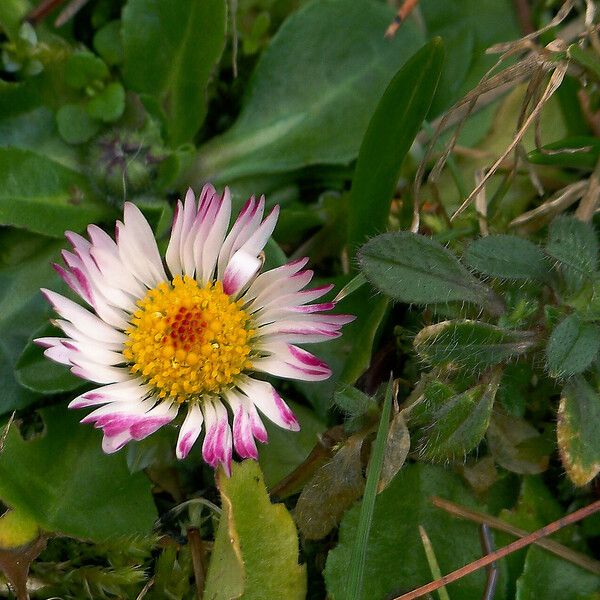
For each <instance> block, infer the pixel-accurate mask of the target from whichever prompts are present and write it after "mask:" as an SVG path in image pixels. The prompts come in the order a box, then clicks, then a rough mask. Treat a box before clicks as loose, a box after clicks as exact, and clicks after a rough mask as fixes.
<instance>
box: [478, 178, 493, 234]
mask: <svg viewBox="0 0 600 600" xmlns="http://www.w3.org/2000/svg"><path fill="white" fill-rule="evenodd" d="M482 179H483V171H482V170H481V169H479V170H477V171H475V185H476V186H478V185H479V183H480V182H481V180H482ZM475 210H476V211H477V218H478V220H479V232H480V233H481V235H482V237H485V236H486V235H489V234H490V231H489V229H488V222H487V195H486V193H485V186H483V187H482V188H481V190H480V191H479V194H477V196H475Z"/></svg>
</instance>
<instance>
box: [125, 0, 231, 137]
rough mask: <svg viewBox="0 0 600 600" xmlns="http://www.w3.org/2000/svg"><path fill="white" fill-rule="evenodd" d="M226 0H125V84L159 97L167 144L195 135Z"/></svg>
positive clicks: (220, 41)
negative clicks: (127, 0)
mask: <svg viewBox="0 0 600 600" xmlns="http://www.w3.org/2000/svg"><path fill="white" fill-rule="evenodd" d="M225 27H226V4H225V0H178V2H172V1H171V0H129V2H127V4H126V5H125V8H124V9H123V21H122V36H123V47H124V55H125V60H124V73H125V81H126V83H127V85H128V86H129V87H130V88H131V89H133V90H134V91H136V92H139V93H140V94H142V95H145V96H148V97H149V98H150V99H151V100H152V102H154V103H158V105H159V107H160V110H161V111H162V113H164V117H165V122H166V127H167V138H168V141H169V143H170V144H171V146H179V145H180V144H183V143H185V142H189V141H191V140H193V138H194V136H195V134H196V132H197V131H198V129H199V128H200V125H202V121H203V120H204V117H205V115H206V87H207V84H208V81H209V78H210V75H211V73H212V71H213V68H214V66H215V63H216V62H217V61H218V59H219V57H220V56H221V53H222V52H223V48H224V46H225Z"/></svg>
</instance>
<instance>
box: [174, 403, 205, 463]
mask: <svg viewBox="0 0 600 600" xmlns="http://www.w3.org/2000/svg"><path fill="white" fill-rule="evenodd" d="M203 421H204V417H203V416H202V411H201V410H200V407H199V406H198V405H197V404H190V405H189V408H188V411H187V415H186V417H185V420H184V421H183V424H182V425H181V429H180V430H179V437H178V438H177V449H176V455H177V458H179V459H182V458H185V457H186V456H187V455H188V453H189V451H190V450H191V449H192V446H193V445H194V443H195V442H196V440H197V439H198V436H199V435H200V432H201V431H202V422H203Z"/></svg>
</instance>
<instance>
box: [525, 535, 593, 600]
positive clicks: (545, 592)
mask: <svg viewBox="0 0 600 600" xmlns="http://www.w3.org/2000/svg"><path fill="white" fill-rule="evenodd" d="M599 589H600V577H598V576H597V575H593V574H592V573H590V572H588V571H585V570H583V569H582V568H581V567H578V566H577V565H574V564H572V563H570V562H568V561H566V560H564V559H562V558H558V557H557V556H554V555H553V554H550V553H549V552H546V551H545V550H542V549H541V548H538V547H536V546H533V545H532V546H530V547H529V550H528V551H527V558H526V559H525V569H524V571H523V574H522V575H521V577H519V579H518V581H517V595H516V600H541V599H542V598H548V599H550V598H556V599H557V600H558V598H560V600H593V598H594V592H596V593H597V592H598V590H599Z"/></svg>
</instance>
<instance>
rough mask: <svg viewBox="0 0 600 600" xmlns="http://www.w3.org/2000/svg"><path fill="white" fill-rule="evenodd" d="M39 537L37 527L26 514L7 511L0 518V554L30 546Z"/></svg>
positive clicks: (12, 510)
mask: <svg viewBox="0 0 600 600" xmlns="http://www.w3.org/2000/svg"><path fill="white" fill-rule="evenodd" d="M39 535H40V528H39V525H38V524H37V522H36V521H34V520H33V519H32V518H31V517H30V516H29V515H28V514H27V513H24V512H22V511H20V510H15V509H9V510H7V511H6V512H5V513H4V514H3V515H2V516H0V552H1V551H2V550H6V549H10V548H18V547H19V546H24V545H25V544H30V543H31V542H33V541H34V540H36V539H37V538H38V536H39Z"/></svg>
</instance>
